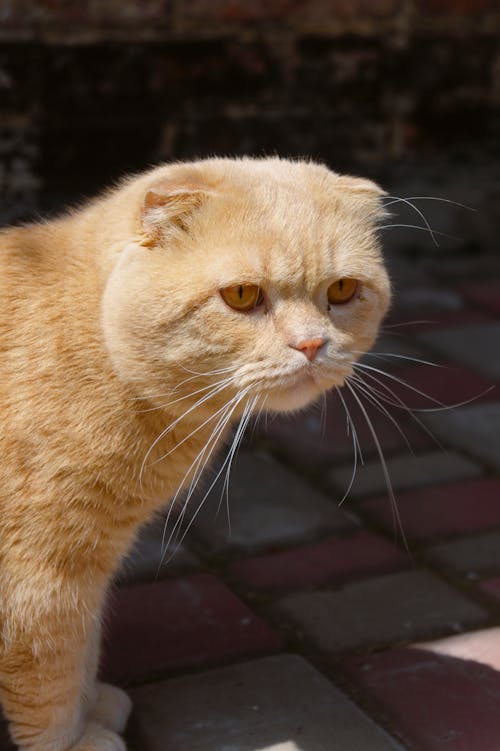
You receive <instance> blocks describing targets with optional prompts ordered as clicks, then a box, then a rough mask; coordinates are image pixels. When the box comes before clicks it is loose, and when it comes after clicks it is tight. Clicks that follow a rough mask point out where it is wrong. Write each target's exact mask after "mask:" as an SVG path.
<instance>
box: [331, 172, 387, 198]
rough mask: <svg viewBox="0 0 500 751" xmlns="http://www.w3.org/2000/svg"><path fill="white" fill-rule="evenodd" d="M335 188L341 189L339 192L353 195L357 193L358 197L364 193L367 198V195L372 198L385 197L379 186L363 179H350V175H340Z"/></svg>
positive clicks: (384, 192)
mask: <svg viewBox="0 0 500 751" xmlns="http://www.w3.org/2000/svg"><path fill="white" fill-rule="evenodd" d="M337 186H338V187H339V188H341V190H345V191H347V192H349V193H353V194H355V193H359V194H360V195H362V194H363V193H364V194H366V195H367V196H368V195H369V194H371V195H373V196H377V195H378V196H385V195H386V191H385V190H383V189H382V188H381V187H380V185H377V183H374V182H372V180H367V179H366V178H365V177H351V175H340V176H339V178H338V179H337Z"/></svg>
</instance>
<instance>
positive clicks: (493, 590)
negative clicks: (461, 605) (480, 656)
mask: <svg viewBox="0 0 500 751" xmlns="http://www.w3.org/2000/svg"><path fill="white" fill-rule="evenodd" d="M499 552H500V551H499ZM479 588H480V589H481V590H482V591H483V592H484V593H485V594H487V595H489V596H490V597H492V598H493V599H494V600H498V602H499V603H500V576H493V577H491V578H490V579H483V581H482V582H481V583H480V584H479ZM499 669H500V668H499Z"/></svg>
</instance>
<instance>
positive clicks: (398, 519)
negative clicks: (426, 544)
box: [346, 382, 410, 554]
mask: <svg viewBox="0 0 500 751" xmlns="http://www.w3.org/2000/svg"><path fill="white" fill-rule="evenodd" d="M346 386H347V388H348V389H349V391H350V392H351V394H352V395H353V397H354V399H355V400H356V402H357V403H358V406H359V408H360V410H361V412H362V413H363V416H364V418H365V421H366V424H367V425H368V428H369V430H370V433H371V435H372V438H373V441H374V443H375V446H376V449H377V453H378V455H379V459H380V464H381V466H382V472H383V475H384V480H385V484H386V487H387V493H388V495H389V499H390V501H391V509H392V515H393V519H394V521H395V524H397V527H395V529H398V528H399V530H400V532H401V539H402V541H403V544H404V547H405V549H406V551H407V553H408V554H410V548H409V547H408V541H407V539H406V535H405V532H404V529H403V525H402V523H401V516H400V514H399V509H398V507H397V503H396V497H395V495H394V489H393V487H392V482H391V478H390V475H389V469H388V467H387V462H386V460H385V456H384V452H383V450H382V445H381V443H380V441H379V438H378V435H377V431H376V430H375V428H374V427H373V423H372V421H371V420H370V417H369V415H368V413H367V411H366V409H365V408H364V405H363V403H362V401H361V400H360V398H359V397H358V395H357V394H356V392H355V391H354V389H353V388H352V386H351V384H350V383H348V382H346Z"/></svg>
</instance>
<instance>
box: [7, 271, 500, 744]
mask: <svg viewBox="0 0 500 751" xmlns="http://www.w3.org/2000/svg"><path fill="white" fill-rule="evenodd" d="M486 267H487V265H486V266H485V265H484V264H476V263H475V262H468V261H467V259H462V260H461V261H460V262H454V263H451V262H448V261H447V262H443V263H440V262H439V261H435V262H433V263H432V264H428V268H427V269H422V268H421V269H420V270H419V271H418V273H417V274H415V284H414V285H412V268H411V266H410V265H409V264H406V266H405V264H404V263H402V262H399V264H398V265H397V269H396V284H397V285H398V286H399V300H400V302H399V304H398V305H397V306H396V307H395V309H394V310H393V311H392V312H391V314H390V316H389V319H388V321H387V324H386V327H385V330H384V333H383V335H382V337H381V339H380V341H379V342H378V344H377V345H376V346H375V348H374V352H375V353H377V354H372V355H370V356H368V357H366V358H364V363H365V364H367V365H369V366H371V367H376V368H379V369H384V370H386V369H387V370H388V372H389V373H390V374H391V377H390V378H387V377H385V376H382V375H381V374H380V373H377V372H376V371H371V375H372V376H373V377H376V378H378V379H380V380H381V381H382V382H383V383H385V384H386V385H385V387H384V386H382V385H381V384H378V385H377V383H376V381H374V380H372V381H371V382H372V385H375V386H376V387H377V388H379V389H380V390H381V392H382V393H383V394H385V396H386V397H387V398H390V399H391V400H392V401H393V402H394V405H393V408H392V407H391V408H390V411H391V414H392V415H393V416H394V418H395V419H396V420H397V422H398V424H399V425H400V426H401V427H402V429H403V430H404V432H405V434H406V436H407V438H408V441H409V443H410V444H411V446H412V448H413V451H414V454H413V455H412V454H411V453H410V452H409V451H408V448H407V446H406V445H405V443H404V440H403V438H402V436H401V435H400V434H399V432H398V429H397V428H396V426H395V425H394V423H392V422H391V421H390V420H389V419H387V418H386V417H385V416H383V415H381V414H379V413H377V410H376V409H374V408H373V405H372V406H371V407H369V408H368V409H369V414H370V416H371V418H372V419H373V421H374V425H375V429H376V431H377V434H378V435H379V438H380V444H381V447H382V449H383V451H384V454H385V456H386V458H387V464H388V468H389V472H390V475H391V477H392V483H393V487H394V491H395V495H396V503H397V508H398V514H397V515H396V514H395V512H394V509H393V507H392V505H391V502H390V500H389V498H388V493H387V489H386V487H385V480H384V476H383V473H381V470H380V460H379V458H378V454H377V450H376V447H375V446H374V443H373V438H372V436H371V431H370V429H369V428H368V427H367V426H366V424H363V415H362V413H361V412H360V410H359V408H357V407H356V405H355V403H354V402H353V400H352V398H350V399H349V398H348V405H349V408H350V409H352V410H353V417H354V419H355V422H356V424H357V426H358V438H359V444H360V446H361V449H362V452H363V462H364V466H363V467H361V468H360V469H359V472H358V473H357V478H356V480H355V482H354V483H353V486H352V489H351V493H350V494H349V497H348V498H347V499H345V500H344V501H343V502H342V504H341V506H340V508H339V507H338V503H339V501H340V500H341V499H342V496H343V495H344V492H345V490H346V488H347V486H348V485H349V483H350V478H351V472H352V436H351V435H349V434H347V432H346V419H345V414H344V411H343V406H342V404H341V402H340V401H339V400H338V398H336V397H335V396H334V395H332V396H331V397H329V398H328V399H327V412H326V415H322V413H321V409H320V408H313V409H311V410H310V411H308V412H307V413H304V414H301V415H299V416H297V417H295V418H293V419H291V418H289V417H287V418H280V419H275V420H272V421H269V423H268V426H267V429H265V428H264V427H263V426H262V428H259V429H258V430H257V431H256V432H255V434H254V436H253V438H252V440H250V438H248V439H247V440H246V441H245V444H244V446H243V447H242V451H241V452H240V456H239V458H238V460H237V462H236V465H235V467H234V471H233V473H232V480H231V489H230V499H229V500H230V503H229V509H230V530H229V527H228V520H227V510H226V507H225V500H224V498H223V499H222V503H221V487H220V485H219V486H218V487H216V488H215V489H214V490H213V491H212V492H211V493H210V495H209V497H208V499H207V502H206V504H205V505H204V507H203V509H202V510H201V511H200V513H199V514H198V515H195V514H193V513H192V512H188V515H187V518H188V519H190V520H191V522H192V523H191V528H190V529H189V532H188V534H187V535H186V537H185V539H184V541H183V545H182V547H181V549H180V550H179V551H175V548H171V549H170V550H169V551H168V555H167V556H166V557H167V559H168V563H165V562H163V564H162V561H161V559H162V553H161V545H162V536H163V521H162V520H159V521H157V522H156V523H155V524H152V525H151V526H150V527H149V528H147V529H146V530H144V532H143V534H142V536H141V541H140V543H139V545H138V546H137V547H136V549H135V550H134V551H133V552H132V553H131V555H130V556H129V558H128V560H127V561H126V562H125V564H124V566H123V567H122V570H121V572H120V574H119V576H118V577H117V586H116V588H115V592H114V594H113V598H112V600H111V601H110V605H109V611H108V617H107V629H106V633H107V637H106V646H105V651H104V657H103V665H102V672H103V674H104V676H107V677H109V678H112V679H113V680H115V681H117V682H118V683H120V684H122V685H124V686H127V687H128V688H129V690H130V692H131V694H132V696H133V698H134V701H135V710H134V714H133V717H132V719H131V722H130V724H129V727H128V730H127V738H128V743H129V745H130V748H131V749H137V751H138V750H139V749H140V751H160V749H161V751H354V749H356V751H443V750H444V749H446V751H498V749H499V748H500V711H499V707H500V440H499V439H500V392H499V389H498V383H499V381H500V371H499V370H498V353H499V351H500V347H499V345H500V323H498V321H497V320H496V318H495V316H498V313H499V303H498V301H499V299H500V276H499V277H498V278H497V277H494V276H492V275H489V276H488V278H485V277H486V274H485V272H484V271H483V269H484V268H486ZM492 268H493V269H497V273H500V268H497V267H496V266H495V265H494V264H493V266H492ZM447 269H449V271H447ZM427 284H429V285H430V286H431V288H432V289H430V290H429V289H427V288H426V285H427ZM426 307H427V310H426ZM430 319H432V320H433V321H434V323H432V324H430V323H426V322H425V321H426V320H427V321H428V320H430ZM412 320H413V321H417V323H415V324H412V325H408V326H405V325H400V324H402V323H405V322H406V321H412ZM392 355H397V357H394V356H392ZM407 357H416V358H419V359H423V360H432V361H433V362H438V363H439V364H440V365H442V366H444V367H439V368H436V367H433V366H431V365H425V364H422V363H416V362H412V361H411V360H406V359H405V358H407ZM366 373H370V371H369V370H367V371H366ZM400 378H401V379H404V380H406V381H408V382H409V383H410V384H411V386H412V387H413V388H408V387H405V386H402V385H401V384H400V383H399V381H398V380H396V379H400ZM369 380H370V379H369V377H368V378H367V381H369ZM491 385H493V386H495V387H496V388H495V389H494V390H491V391H488V392H487V393H485V392H486V390H487V389H488V388H489V386H491ZM389 388H390V389H391V390H392V391H393V392H394V393H393V395H392V396H390V395H389V393H390V392H389V391H388V389H389ZM419 392H425V393H427V394H429V395H430V397H431V398H430V399H427V398H426V397H424V396H422V394H421V393H419ZM476 395H479V398H478V399H477V400H475V401H472V402H471V403H470V404H468V405H466V406H463V407H460V408H458V409H456V410H450V411H443V412H429V411H426V410H428V409H430V408H432V407H434V406H435V405H436V401H439V402H443V403H445V404H452V403H456V402H466V401H468V400H470V399H472V398H473V397H474V396H476ZM400 399H401V400H403V401H404V402H406V403H408V404H409V405H411V406H412V407H414V408H415V410H417V411H415V412H414V416H413V417H412V415H410V414H408V413H407V412H406V411H405V410H403V409H400V408H399V407H400V406H401V405H400V403H399V401H398V400H400ZM433 400H436V401H433ZM385 406H388V405H387V404H385ZM418 410H421V411H418ZM414 418H417V419H414ZM421 425H423V427H422V426H421ZM428 431H430V432H432V433H433V434H435V436H436V438H437V439H438V441H439V442H440V444H441V446H442V447H441V448H440V447H439V446H438V445H437V443H436V442H435V440H434V439H433V437H432V436H431V435H430V434H429V432H428ZM196 505H197V501H193V505H192V510H194V509H196ZM189 513H191V515H189ZM174 553H175V555H173V554H174ZM172 555H173V557H172ZM6 748H7V742H6V741H3V742H2V741H1V740H0V749H1V751H4V749H6Z"/></svg>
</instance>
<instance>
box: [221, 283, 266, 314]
mask: <svg viewBox="0 0 500 751" xmlns="http://www.w3.org/2000/svg"><path fill="white" fill-rule="evenodd" d="M220 293H221V297H222V299H223V300H224V302H225V303H226V304H227V305H229V307H230V308H234V310H240V311H241V312H242V313H246V312H248V311H249V310H254V308H258V307H259V305H262V303H263V302H264V295H263V293H262V290H261V288H260V287H258V286H257V285H256V284H234V285H233V286H232V287H225V288H224V289H221V291H220Z"/></svg>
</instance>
